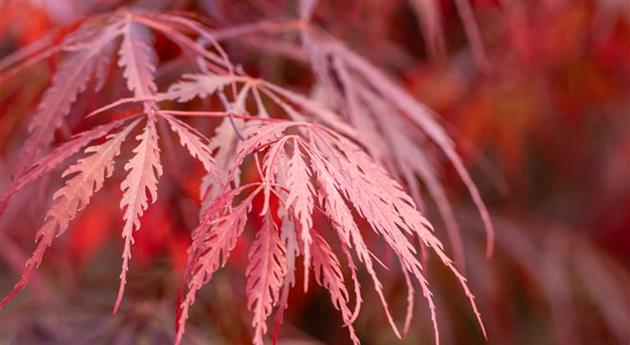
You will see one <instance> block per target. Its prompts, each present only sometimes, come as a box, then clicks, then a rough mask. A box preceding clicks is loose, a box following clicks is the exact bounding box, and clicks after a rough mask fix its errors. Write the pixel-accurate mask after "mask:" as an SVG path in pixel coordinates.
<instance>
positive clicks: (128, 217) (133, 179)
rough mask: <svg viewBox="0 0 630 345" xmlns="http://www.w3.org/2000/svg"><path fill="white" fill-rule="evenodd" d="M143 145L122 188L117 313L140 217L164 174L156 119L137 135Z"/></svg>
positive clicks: (115, 308)
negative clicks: (121, 259) (120, 253)
mask: <svg viewBox="0 0 630 345" xmlns="http://www.w3.org/2000/svg"><path fill="white" fill-rule="evenodd" d="M137 139H138V140H139V141H140V144H138V146H136V148H134V150H133V152H134V154H135V155H134V156H133V158H131V160H129V162H127V164H125V170H126V171H128V172H129V173H128V174H127V177H126V178H125V180H124V181H123V182H122V184H121V185H120V187H121V189H122V191H123V197H122V200H121V202H120V208H121V209H123V210H124V215H123V219H124V221H125V225H124V227H123V231H122V236H123V238H124V239H125V246H124V249H123V254H122V257H123V264H122V272H121V273H120V288H119V291H118V297H117V298H116V304H115V306H114V312H116V311H117V310H118V307H119V306H120V303H121V302H122V297H123V293H124V288H125V284H126V282H127V278H126V277H127V270H128V269H129V266H128V265H129V260H130V259H131V245H132V244H133V231H134V230H138V229H139V228H140V217H142V215H143V214H144V211H145V210H146V209H147V207H148V206H149V199H148V198H147V192H149V194H150V196H151V202H155V200H156V199H157V183H158V177H160V176H161V175H162V165H161V164H160V149H159V147H158V134H157V130H156V128H155V120H154V119H153V118H152V117H148V118H147V123H146V126H145V127H144V129H143V132H142V134H141V135H139V136H137Z"/></svg>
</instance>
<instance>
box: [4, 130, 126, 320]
mask: <svg viewBox="0 0 630 345" xmlns="http://www.w3.org/2000/svg"><path fill="white" fill-rule="evenodd" d="M137 124H138V121H137V120H136V121H135V122H133V123H132V124H130V125H128V126H127V127H126V128H125V129H123V130H122V131H120V132H119V133H116V134H112V135H110V136H108V140H107V141H106V142H105V143H103V144H101V145H97V146H90V147H88V148H87V149H86V150H85V153H88V154H90V155H89V156H87V157H85V158H82V159H80V160H79V161H78V162H77V163H76V164H74V165H72V166H70V167H69V168H68V169H66V171H65V172H64V173H63V175H62V176H64V177H65V176H69V175H73V176H72V177H71V178H69V179H68V180H67V181H66V182H65V185H64V186H63V187H61V189H59V190H58V191H57V192H56V193H55V195H54V202H53V205H52V206H51V207H50V210H49V211H48V213H47V214H46V218H45V219H46V222H45V223H44V225H43V226H42V227H41V228H40V229H39V230H38V231H37V235H36V240H37V242H38V243H37V247H36V249H35V251H34V252H33V255H32V256H31V258H29V259H28V261H27V262H26V269H25V272H24V274H23V275H22V277H21V278H20V280H19V281H18V282H17V283H16V284H15V286H14V287H13V290H12V291H11V292H10V293H9V295H8V296H7V297H5V298H4V299H3V300H2V301H1V302H0V309H2V308H3V307H4V305H5V304H6V303H7V302H9V301H10V300H11V299H12V298H13V296H15V294H17V293H18V292H19V291H20V290H21V289H23V288H24V287H26V285H27V284H28V282H29V280H30V277H31V275H32V273H33V271H34V270H35V269H36V268H37V267H38V266H39V264H40V263H41V261H42V258H43V256H44V253H45V252H46V249H47V248H48V247H49V246H50V245H51V244H52V241H53V239H54V238H55V237H57V236H59V235H61V234H62V233H63V232H64V231H65V230H66V229H67V228H68V224H69V222H70V221H71V220H72V219H74V218H75V216H76V214H77V213H78V212H79V211H81V210H82V209H84V208H85V206H86V205H87V204H88V203H89V201H90V199H91V197H92V195H93V194H94V193H96V192H97V191H98V190H100V189H101V188H102V187H103V181H104V180H105V178H107V177H110V176H111V174H112V172H113V168H114V158H115V157H116V156H117V155H118V154H119V153H120V146H121V144H122V142H123V141H124V140H125V138H126V137H127V135H128V134H129V132H130V131H131V130H132V129H133V128H134V127H135V126H136V125H137Z"/></svg>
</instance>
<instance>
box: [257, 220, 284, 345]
mask: <svg viewBox="0 0 630 345" xmlns="http://www.w3.org/2000/svg"><path fill="white" fill-rule="evenodd" d="M286 264H287V263H286V258H285V247H284V243H283V242H282V241H281V240H280V236H279V235H278V227H277V226H276V224H275V223H274V222H273V219H272V217H271V215H270V214H267V215H266V216H265V219H264V222H263V226H262V228H261V229H260V231H259V232H258V233H257V234H256V240H254V243H252V247H251V249H250V252H249V266H248V267H247V305H248V307H249V309H250V310H251V311H252V313H253V314H254V315H253V318H252V325H253V326H254V340H253V343H254V344H255V345H263V343H264V342H263V336H264V335H265V333H267V321H266V320H267V317H268V316H269V314H271V310H272V308H273V306H274V305H275V304H276V303H277V302H278V299H279V297H280V288H281V287H282V283H283V280H284V276H285V275H286V273H287V272H286Z"/></svg>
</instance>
